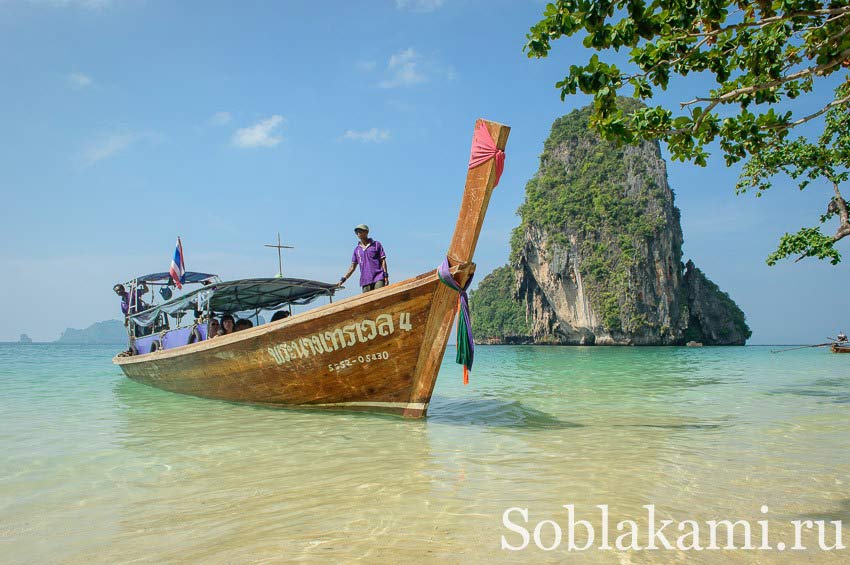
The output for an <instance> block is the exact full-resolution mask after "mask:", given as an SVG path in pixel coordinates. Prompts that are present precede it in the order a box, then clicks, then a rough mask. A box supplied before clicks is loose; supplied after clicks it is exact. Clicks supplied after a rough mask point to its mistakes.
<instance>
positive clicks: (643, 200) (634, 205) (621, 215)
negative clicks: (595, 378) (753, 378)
mask: <svg viewBox="0 0 850 565" xmlns="http://www.w3.org/2000/svg"><path fill="white" fill-rule="evenodd" d="M624 104H632V105H634V106H636V105H637V104H636V103H634V102H633V101H624ZM590 114H591V109H590V107H586V108H583V109H581V110H575V111H573V112H571V113H570V114H568V115H566V116H562V117H561V118H558V119H557V120H556V121H555V123H554V124H553V125H552V133H551V134H550V135H549V138H548V139H547V140H546V142H545V144H544V147H543V154H542V155H541V157H540V170H539V171H538V173H537V175H535V176H534V177H533V178H532V179H531V180H530V181H528V184H527V185H526V188H525V191H526V200H525V203H524V204H523V205H522V206H520V208H519V210H518V213H519V215H520V218H521V219H522V222H521V223H520V225H519V227H518V228H517V229H516V231H515V232H514V233H515V235H514V237H513V238H512V241H511V243H512V249H511V257H512V259H513V260H516V259H517V257H518V254H519V252H520V249H519V246H520V245H521V236H522V234H523V233H525V232H526V231H527V230H528V228H529V227H530V226H535V227H537V228H540V229H541V230H543V231H545V232H547V233H549V234H553V236H554V237H555V241H556V242H557V243H559V244H562V245H566V244H567V242H566V239H565V237H564V235H563V234H565V233H574V234H579V236H580V237H579V239H580V241H581V245H580V249H576V250H574V252H575V253H577V254H579V255H580V256H581V258H582V260H581V262H582V276H583V277H584V278H585V280H586V282H587V287H588V288H589V289H590V291H591V292H590V298H591V303H592V305H593V307H594V310H595V311H597V312H599V313H600V314H601V316H602V320H603V325H604V326H605V329H607V330H613V331H626V332H628V331H633V330H636V329H638V328H639V327H640V326H641V325H643V324H644V323H645V322H646V318H645V317H644V316H641V315H640V314H639V313H637V312H635V311H624V310H623V309H624V307H625V309H626V310H630V309H629V307H628V302H624V301H623V300H622V298H623V297H624V296H626V295H627V294H628V292H629V288H628V280H629V271H630V270H631V269H632V268H633V267H635V266H636V261H637V257H636V254H635V247H636V246H637V245H639V244H640V243H641V240H646V239H647V238H651V237H654V236H656V235H657V234H658V232H659V231H660V230H662V229H665V228H666V222H665V217H664V214H663V210H662V208H661V207H660V206H658V205H657V202H658V201H660V200H663V198H664V194H663V193H662V190H661V187H660V186H658V183H657V182H656V180H655V179H653V178H652V176H650V175H648V174H644V178H642V179H640V181H639V184H640V185H641V190H640V191H638V192H637V193H636V194H633V195H630V196H629V197H627V196H626V194H625V193H626V189H627V188H626V187H627V184H628V182H627V181H628V179H627V169H628V168H629V164H630V163H629V162H628V161H629V160H630V159H637V158H638V157H637V156H636V155H631V156H628V155H627V153H626V148H625V147H624V146H622V145H620V146H618V145H616V144H614V143H612V142H606V141H602V140H601V139H599V137H598V135H597V134H596V133H595V132H594V131H592V130H590V129H589V120H590ZM567 147H569V149H568V151H569V161H570V163H578V164H579V166H578V167H573V168H570V167H565V166H564V155H563V152H564V151H566V150H567V149H566V148H567ZM633 165H635V166H633V167H631V168H634V169H641V168H642V165H641V164H633ZM675 213H676V214H678V210H676V211H675ZM677 219H678V218H677ZM601 234H616V236H615V237H599V236H600V235H601Z"/></svg>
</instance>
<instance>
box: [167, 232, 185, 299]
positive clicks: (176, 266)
mask: <svg viewBox="0 0 850 565" xmlns="http://www.w3.org/2000/svg"><path fill="white" fill-rule="evenodd" d="M168 272H169V273H171V280H173V281H174V284H176V285H177V288H183V282H184V281H185V280H186V263H184V262H183V244H182V243H180V238H179V237H178V238H177V248H176V249H175V250H174V259H172V260H171V269H169V271H168Z"/></svg>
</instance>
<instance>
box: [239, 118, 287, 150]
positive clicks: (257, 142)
mask: <svg viewBox="0 0 850 565" xmlns="http://www.w3.org/2000/svg"><path fill="white" fill-rule="evenodd" d="M281 123H283V116H280V115H278V114H275V115H274V116H271V117H269V118H266V119H265V120H262V121H260V122H257V123H256V124H254V125H253V126H250V127H247V128H241V129H238V130H236V133H235V134H233V144H234V145H236V146H238V147H274V146H275V145H277V144H278V143H280V142H281V141H283V137H281V136H279V135H278V136H275V130H276V129H277V128H278V126H280V124H281Z"/></svg>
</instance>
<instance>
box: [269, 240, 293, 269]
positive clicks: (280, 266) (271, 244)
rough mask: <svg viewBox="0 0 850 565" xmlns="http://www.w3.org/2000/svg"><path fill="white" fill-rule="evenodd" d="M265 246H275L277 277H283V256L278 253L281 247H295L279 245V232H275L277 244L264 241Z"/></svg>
mask: <svg viewBox="0 0 850 565" xmlns="http://www.w3.org/2000/svg"><path fill="white" fill-rule="evenodd" d="M265 246H266V247H274V248H277V277H278V278H282V277H283V258H282V257H281V255H280V250H281V249H295V247H293V246H291V245H281V244H280V232H277V245H275V244H273V243H266V244H265Z"/></svg>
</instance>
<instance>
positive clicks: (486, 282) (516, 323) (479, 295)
mask: <svg viewBox="0 0 850 565" xmlns="http://www.w3.org/2000/svg"><path fill="white" fill-rule="evenodd" d="M515 282H516V281H515V279H514V273H513V270H512V269H511V268H510V266H508V265H505V266H503V267H499V268H498V269H496V270H494V271H493V272H492V273H490V274H489V275H487V276H486V277H484V278H483V279H482V280H481V283H480V284H479V285H478V288H477V289H476V290H474V291H472V293H471V294H470V297H469V299H470V303H471V307H472V333H473V335H475V336H480V337H487V338H498V339H504V338H507V337H511V336H527V335H529V333H530V331H529V327H528V323H527V322H526V320H525V316H526V314H525V306H524V305H523V304H521V303H520V302H519V301H518V300H516V299H515V298H514V285H515Z"/></svg>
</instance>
